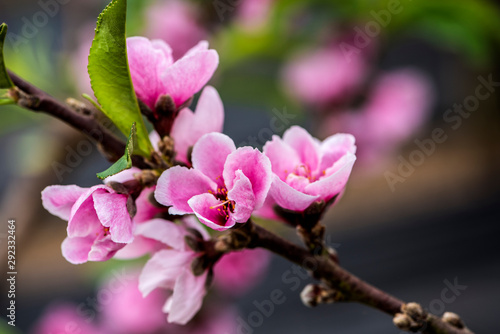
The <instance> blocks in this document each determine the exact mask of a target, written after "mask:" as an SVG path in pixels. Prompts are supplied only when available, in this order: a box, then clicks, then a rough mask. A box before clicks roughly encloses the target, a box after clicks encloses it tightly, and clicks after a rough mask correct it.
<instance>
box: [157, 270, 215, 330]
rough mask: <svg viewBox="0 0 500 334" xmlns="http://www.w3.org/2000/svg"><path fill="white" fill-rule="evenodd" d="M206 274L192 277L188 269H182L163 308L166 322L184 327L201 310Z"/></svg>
mask: <svg viewBox="0 0 500 334" xmlns="http://www.w3.org/2000/svg"><path fill="white" fill-rule="evenodd" d="M206 280H207V272H205V273H204V274H203V275H200V276H194V275H193V273H192V272H191V270H190V268H189V267H187V268H184V270H183V271H182V273H181V275H180V276H179V277H178V278H177V280H176V282H175V287H174V292H173V294H172V297H171V300H169V301H168V302H167V304H166V307H165V308H164V311H167V312H168V318H167V320H168V322H170V323H176V324H179V325H185V324H186V323H187V322H188V321H189V320H191V319H192V318H193V317H194V316H195V314H196V313H198V311H199V310H200V308H201V305H202V304H203V297H205V294H206V291H205V282H206Z"/></svg>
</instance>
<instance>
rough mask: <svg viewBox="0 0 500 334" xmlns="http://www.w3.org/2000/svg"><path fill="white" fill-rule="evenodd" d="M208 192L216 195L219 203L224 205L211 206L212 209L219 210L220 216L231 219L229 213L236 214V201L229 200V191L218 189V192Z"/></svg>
mask: <svg viewBox="0 0 500 334" xmlns="http://www.w3.org/2000/svg"><path fill="white" fill-rule="evenodd" d="M208 192H209V193H210V194H212V195H214V197H215V198H217V199H218V200H219V201H222V203H220V204H217V205H214V206H211V207H210V209H214V210H217V211H218V212H219V214H220V215H222V216H224V217H225V218H226V219H228V218H229V212H234V201H231V200H229V198H228V197H227V189H226V188H217V192H215V193H214V192H213V191H212V190H208Z"/></svg>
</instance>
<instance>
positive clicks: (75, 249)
mask: <svg viewBox="0 0 500 334" xmlns="http://www.w3.org/2000/svg"><path fill="white" fill-rule="evenodd" d="M94 239H95V238H94V237H92V236H89V237H85V238H78V237H77V238H70V237H67V238H66V239H64V241H63V243H62V245H61V250H62V255H63V256H64V258H65V259H66V260H67V261H68V262H70V263H73V264H81V263H85V262H87V261H88V259H89V252H90V250H91V249H92V245H93V244H94Z"/></svg>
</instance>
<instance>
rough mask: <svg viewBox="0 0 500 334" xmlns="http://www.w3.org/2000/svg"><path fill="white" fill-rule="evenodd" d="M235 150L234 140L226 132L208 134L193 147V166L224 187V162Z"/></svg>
mask: <svg viewBox="0 0 500 334" xmlns="http://www.w3.org/2000/svg"><path fill="white" fill-rule="evenodd" d="M235 150H236V146H235V145H234V142H233V140H232V139H231V138H229V137H228V136H226V135H225V134H222V133H217V132H213V133H209V134H206V135H204V136H202V137H201V138H200V140H198V142H197V143H196V144H195V145H194V147H193V155H192V160H193V168H194V169H196V170H198V171H200V172H202V173H203V174H205V175H206V176H208V177H209V178H210V179H211V180H213V181H215V182H217V184H218V186H219V187H223V186H224V179H223V178H222V176H223V175H222V174H223V171H224V163H225V161H226V158H227V157H228V155H229V154H231V153H232V152H234V151H235ZM205 192H206V191H205Z"/></svg>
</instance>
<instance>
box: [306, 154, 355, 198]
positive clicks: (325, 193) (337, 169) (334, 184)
mask: <svg viewBox="0 0 500 334" xmlns="http://www.w3.org/2000/svg"><path fill="white" fill-rule="evenodd" d="M355 161H356V156H355V155H354V154H351V153H347V154H346V155H345V156H343V157H342V158H340V159H339V160H338V161H337V162H336V163H335V165H334V166H333V167H331V171H330V170H327V175H326V176H325V177H323V178H320V179H319V180H318V181H316V182H313V183H311V184H309V185H308V186H307V187H306V189H305V191H306V192H307V193H308V194H311V195H317V196H320V197H321V198H322V199H323V200H325V201H328V200H330V199H331V198H332V197H334V196H335V195H337V194H339V193H340V192H341V191H342V190H343V189H344V187H345V185H346V184H347V180H348V179H349V175H350V174H351V170H352V167H353V165H354V162H355Z"/></svg>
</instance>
